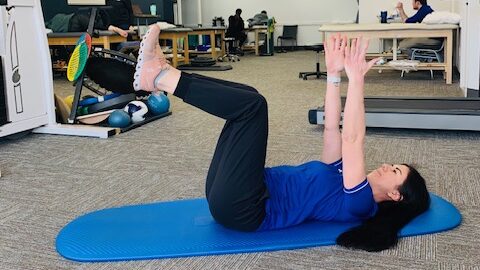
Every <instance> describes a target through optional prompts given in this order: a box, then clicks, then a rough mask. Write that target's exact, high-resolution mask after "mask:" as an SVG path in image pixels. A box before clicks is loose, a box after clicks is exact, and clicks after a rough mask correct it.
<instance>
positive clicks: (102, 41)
mask: <svg viewBox="0 0 480 270" xmlns="http://www.w3.org/2000/svg"><path fill="white" fill-rule="evenodd" d="M82 34H83V32H82V33H77V32H74V33H49V34H47V37H48V45H49V46H54V45H65V46H75V45H76V44H77V41H78V38H80V36H81V35H82ZM125 41H127V38H124V37H122V36H120V35H117V34H111V33H110V34H108V35H102V33H100V37H98V38H92V45H93V46H103V48H105V49H110V44H112V43H121V42H125Z"/></svg>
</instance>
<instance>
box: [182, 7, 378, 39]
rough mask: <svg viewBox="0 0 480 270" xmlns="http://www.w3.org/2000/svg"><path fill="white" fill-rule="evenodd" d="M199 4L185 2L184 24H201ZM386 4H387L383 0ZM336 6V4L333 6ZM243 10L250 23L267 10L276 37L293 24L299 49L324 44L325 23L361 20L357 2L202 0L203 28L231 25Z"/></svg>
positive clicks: (245, 18) (244, 16) (243, 14)
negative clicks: (216, 20) (220, 21)
mask: <svg viewBox="0 0 480 270" xmlns="http://www.w3.org/2000/svg"><path fill="white" fill-rule="evenodd" d="M197 1H199V0H183V1H182V9H183V12H182V14H183V22H184V24H197V23H198V17H199V16H198V15H197V14H196V12H197V11H196V10H197V9H198V4H197ZM379 1H383V0H379ZM332 3H334V4H332ZM237 8H241V9H242V11H243V13H242V18H243V19H244V20H245V23H247V19H249V18H252V17H253V16H254V15H255V14H257V13H260V11H262V10H266V11H267V13H268V16H269V17H271V16H273V17H275V20H276V21H277V25H276V26H277V27H276V31H275V36H279V35H281V33H282V26H283V25H289V24H296V25H298V36H297V39H298V45H311V44H315V43H318V42H320V41H321V40H320V37H321V36H320V33H319V32H318V28H319V27H320V25H322V24H324V23H333V22H344V23H348V22H350V23H351V22H354V21H355V19H356V16H357V1H356V0H337V1H334V2H332V1H326V0H293V1H292V0H291V1H285V0H262V1H258V0H242V1H233V0H201V10H202V14H201V17H202V20H201V21H202V24H203V25H211V24H212V19H213V17H220V16H221V17H223V18H224V19H225V21H226V22H228V17H229V16H230V15H233V14H234V13H235V9H237Z"/></svg>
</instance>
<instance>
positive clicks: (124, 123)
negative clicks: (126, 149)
mask: <svg viewBox="0 0 480 270" xmlns="http://www.w3.org/2000/svg"><path fill="white" fill-rule="evenodd" d="M130 122H131V119H130V115H128V113H126V112H125V111H123V110H115V111H113V112H112V113H111V114H110V116H109V117H108V124H109V125H110V126H111V127H118V128H124V127H128V126H129V125H130Z"/></svg>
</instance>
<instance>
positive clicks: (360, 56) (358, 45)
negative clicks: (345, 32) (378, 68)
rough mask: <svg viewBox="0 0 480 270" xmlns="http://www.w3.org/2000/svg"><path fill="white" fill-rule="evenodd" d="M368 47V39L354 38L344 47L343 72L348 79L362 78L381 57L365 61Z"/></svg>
mask: <svg viewBox="0 0 480 270" xmlns="http://www.w3.org/2000/svg"><path fill="white" fill-rule="evenodd" d="M367 49H368V39H366V40H364V39H363V38H362V37H359V38H354V39H352V41H351V44H350V45H348V44H347V47H346V48H345V63H344V65H345V72H346V73H347V76H348V79H349V80H350V81H352V80H353V81H355V80H363V78H364V77H365V74H366V73H367V72H368V71H369V70H370V69H371V68H372V67H373V65H375V63H376V62H377V61H378V60H380V58H381V57H378V58H375V59H373V60H370V61H369V62H367V61H366V60H365V55H366V54H367Z"/></svg>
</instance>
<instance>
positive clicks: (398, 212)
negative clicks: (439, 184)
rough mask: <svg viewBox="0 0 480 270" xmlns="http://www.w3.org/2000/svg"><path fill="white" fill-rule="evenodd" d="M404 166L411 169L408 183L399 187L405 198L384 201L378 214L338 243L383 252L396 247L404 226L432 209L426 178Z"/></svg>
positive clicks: (341, 238)
mask: <svg viewBox="0 0 480 270" xmlns="http://www.w3.org/2000/svg"><path fill="white" fill-rule="evenodd" d="M403 165H405V166H407V167H408V168H409V169H410V172H409V173H408V175H407V178H406V179H405V182H404V183H403V185H402V186H400V188H399V192H400V194H401V195H402V196H403V199H402V200H401V201H398V202H396V201H384V202H380V203H379V204H378V211H377V213H376V214H375V216H373V217H372V218H370V219H368V220H366V221H364V222H363V223H362V224H361V225H359V226H357V227H353V228H351V229H350V230H348V231H346V232H344V233H342V234H341V235H340V236H338V238H337V244H338V245H340V246H344V247H348V248H355V249H363V250H366V251H381V250H384V249H388V248H390V247H394V246H395V245H396V244H397V242H398V232H399V231H400V229H402V228H403V226H405V225H406V224H407V223H408V222H410V221H411V220H412V219H413V218H415V217H416V216H418V215H420V214H421V213H423V212H425V211H426V210H427V209H428V207H429V206H430V195H429V194H428V190H427V186H426V185H425V179H423V177H422V176H421V175H420V173H418V171H417V170H416V169H415V168H414V167H412V166H410V165H408V164H403Z"/></svg>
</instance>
